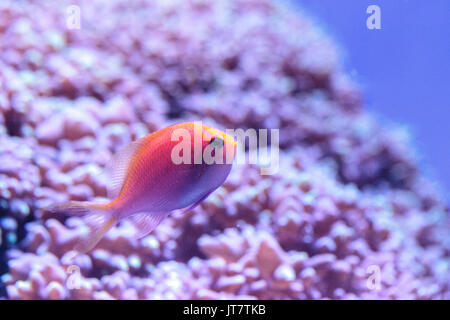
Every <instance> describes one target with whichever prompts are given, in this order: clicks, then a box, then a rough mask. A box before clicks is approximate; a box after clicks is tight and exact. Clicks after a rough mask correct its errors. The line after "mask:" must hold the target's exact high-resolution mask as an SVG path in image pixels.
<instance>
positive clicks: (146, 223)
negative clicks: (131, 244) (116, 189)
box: [127, 212, 169, 239]
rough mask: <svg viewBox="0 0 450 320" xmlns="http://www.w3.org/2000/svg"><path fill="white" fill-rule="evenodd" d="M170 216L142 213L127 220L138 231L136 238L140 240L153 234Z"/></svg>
mask: <svg viewBox="0 0 450 320" xmlns="http://www.w3.org/2000/svg"><path fill="white" fill-rule="evenodd" d="M168 214H169V213H168V212H141V213H136V214H133V215H132V216H130V217H128V218H127V219H128V221H130V222H131V224H132V225H133V226H134V228H135V230H136V233H135V235H134V237H135V238H136V239H140V238H143V237H145V236H146V235H148V234H149V233H150V232H152V231H153V229H155V228H156V227H157V226H158V225H159V224H160V223H161V221H162V220H163V219H164V218H165V217H167V215H168Z"/></svg>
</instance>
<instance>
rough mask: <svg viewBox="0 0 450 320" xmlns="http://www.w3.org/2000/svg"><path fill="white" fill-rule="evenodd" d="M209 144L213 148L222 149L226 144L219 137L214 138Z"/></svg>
mask: <svg viewBox="0 0 450 320" xmlns="http://www.w3.org/2000/svg"><path fill="white" fill-rule="evenodd" d="M209 144H210V145H212V147H213V148H222V147H223V145H224V142H223V140H222V139H220V138H218V137H213V138H211V140H209Z"/></svg>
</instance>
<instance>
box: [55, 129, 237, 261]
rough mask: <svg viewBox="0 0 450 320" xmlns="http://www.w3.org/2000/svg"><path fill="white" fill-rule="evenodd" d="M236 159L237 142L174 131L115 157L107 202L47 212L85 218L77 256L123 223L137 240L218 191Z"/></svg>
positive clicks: (216, 133) (209, 132) (208, 132)
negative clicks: (131, 228)
mask: <svg viewBox="0 0 450 320" xmlns="http://www.w3.org/2000/svg"><path fill="white" fill-rule="evenodd" d="M235 153H236V141H235V139H234V138H233V137H231V136H230V135H227V134H225V133H224V132H223V131H220V130H218V129H215V128H212V127H208V126H205V125H202V124H201V123H198V122H195V123H180V124H176V125H172V126H169V127H166V128H164V129H162V130H159V131H157V132H154V133H152V134H149V135H147V136H145V137H143V138H141V139H139V140H137V141H135V142H133V143H131V144H130V145H128V146H126V147H125V148H124V149H122V150H121V151H119V152H118V153H117V154H116V155H114V157H113V158H112V160H111V162H110V163H109V164H108V165H107V167H106V173H107V175H108V177H109V178H110V181H109V182H110V186H108V196H109V197H110V199H112V200H111V201H110V202H108V203H104V204H103V203H94V202H76V201H72V202H68V203H64V204H57V205H55V206H53V207H52V208H50V210H51V211H53V212H65V213H67V214H69V215H77V216H81V217H83V220H84V221H85V223H86V225H87V226H88V227H89V232H88V233H87V234H86V235H85V236H84V237H82V240H81V241H80V243H78V244H77V245H76V247H75V249H76V250H77V251H78V252H79V253H85V252H88V251H89V250H91V249H92V248H93V247H94V246H95V245H96V244H97V243H98V241H100V239H101V237H102V236H103V235H104V234H105V233H106V231H108V230H109V229H110V228H111V227H112V226H114V225H115V224H116V223H117V222H118V221H120V220H122V219H128V220H129V221H131V222H132V223H133V224H134V225H135V227H136V230H138V232H137V234H136V237H137V238H141V237H143V236H145V235H147V234H148V233H149V232H151V231H152V230H153V229H154V228H155V227H156V226H157V225H158V224H159V223H160V222H161V221H162V220H163V219H164V218H165V217H167V216H168V215H169V213H171V212H172V211H174V210H177V209H182V210H183V212H186V211H189V210H191V209H193V208H194V207H195V206H196V205H198V204H199V203H200V202H202V201H203V200H205V199H206V198H207V197H208V196H209V195H210V194H211V193H212V192H213V191H214V190H216V189H217V188H218V187H220V186H221V185H222V184H223V182H224V181H225V179H226V178H227V176H228V174H229V172H230V170H231V167H232V162H233V159H234V156H235ZM212 160H213V161H212Z"/></svg>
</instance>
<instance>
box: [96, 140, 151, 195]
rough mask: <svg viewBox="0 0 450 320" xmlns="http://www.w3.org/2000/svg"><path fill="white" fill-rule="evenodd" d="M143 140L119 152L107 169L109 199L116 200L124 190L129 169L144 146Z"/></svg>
mask: <svg viewBox="0 0 450 320" xmlns="http://www.w3.org/2000/svg"><path fill="white" fill-rule="evenodd" d="M143 142H144V140H143V138H141V139H139V140H136V141H134V142H132V143H130V144H129V145H127V146H126V147H124V148H122V149H121V150H119V151H118V152H117V153H116V154H114V156H113V157H112V159H111V160H110V161H109V162H108V164H107V165H106V167H105V171H104V173H105V176H106V178H107V179H108V185H107V191H108V198H110V199H114V198H116V197H117V196H118V195H119V193H120V191H121V190H122V187H123V184H124V182H125V179H126V176H127V173H128V169H129V167H130V164H131V163H132V161H133V159H134V157H135V155H136V152H137V151H138V149H139V147H140V146H141V145H142V144H143Z"/></svg>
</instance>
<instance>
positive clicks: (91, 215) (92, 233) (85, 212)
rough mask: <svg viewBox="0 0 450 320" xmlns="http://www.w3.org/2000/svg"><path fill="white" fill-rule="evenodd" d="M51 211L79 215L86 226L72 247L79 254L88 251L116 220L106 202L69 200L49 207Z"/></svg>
mask: <svg viewBox="0 0 450 320" xmlns="http://www.w3.org/2000/svg"><path fill="white" fill-rule="evenodd" d="M49 210H50V211H52V212H63V213H65V214H67V215H69V216H79V217H81V219H82V220H83V222H84V224H85V226H86V227H87V228H85V229H84V232H83V235H82V236H81V237H80V240H79V241H78V242H77V243H76V245H75V247H74V249H75V250H76V251H78V253H79V254H84V253H86V252H88V251H90V250H91V249H92V248H94V246H95V245H96V244H97V243H98V242H99V241H100V239H101V238H102V236H103V235H104V234H105V233H106V232H107V231H108V230H109V229H110V228H111V227H112V226H114V225H115V224H116V222H117V216H116V215H115V210H114V209H112V208H111V207H110V206H109V204H108V203H106V204H98V203H93V202H79V201H71V202H67V203H62V204H57V205H55V206H53V207H51V208H49Z"/></svg>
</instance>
